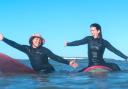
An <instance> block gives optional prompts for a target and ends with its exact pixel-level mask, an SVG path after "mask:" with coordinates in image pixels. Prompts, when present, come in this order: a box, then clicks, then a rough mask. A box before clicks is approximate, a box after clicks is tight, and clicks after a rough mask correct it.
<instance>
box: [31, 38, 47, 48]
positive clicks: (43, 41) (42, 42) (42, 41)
mask: <svg viewBox="0 0 128 89" xmlns="http://www.w3.org/2000/svg"><path fill="white" fill-rule="evenodd" d="M34 38H40V40H41V44H40V46H42V45H44V43H45V40H44V38H42V37H39V36H31V37H30V38H29V44H30V45H31V46H32V41H33V39H34Z"/></svg>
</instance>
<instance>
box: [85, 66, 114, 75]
mask: <svg viewBox="0 0 128 89" xmlns="http://www.w3.org/2000/svg"><path fill="white" fill-rule="evenodd" d="M111 71H112V69H111V68H109V67H106V66H101V65H97V66H91V67H88V68H86V69H85V70H84V71H83V72H91V73H98V72H111Z"/></svg>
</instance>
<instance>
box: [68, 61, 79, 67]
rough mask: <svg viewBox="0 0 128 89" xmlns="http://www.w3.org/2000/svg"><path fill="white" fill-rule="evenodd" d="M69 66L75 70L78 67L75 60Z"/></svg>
mask: <svg viewBox="0 0 128 89" xmlns="http://www.w3.org/2000/svg"><path fill="white" fill-rule="evenodd" d="M69 65H70V66H72V67H73V68H76V67H78V64H77V63H76V61H75V60H71V61H70V63H69Z"/></svg>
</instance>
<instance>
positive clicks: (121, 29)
mask: <svg viewBox="0 0 128 89" xmlns="http://www.w3.org/2000/svg"><path fill="white" fill-rule="evenodd" d="M127 8H128V1H127V0H0V33H3V35H4V36H5V37H6V38H9V39H11V40H14V41H16V42H17V43H20V44H28V39H29V37H30V36H31V35H32V34H33V33H40V34H42V36H43V37H44V38H45V40H46V44H45V45H44V46H45V47H47V48H49V49H50V50H51V51H53V52H54V53H55V54H58V55H60V56H69V57H71V56H82V57H83V56H85V57H86V56H87V45H82V46H78V47H64V42H65V41H74V40H78V39H82V38H83V37H85V36H88V35H91V34H90V31H89V25H90V24H91V23H94V22H97V23H99V24H100V25H101V26H102V32H103V37H104V39H106V40H108V41H109V42H110V43H111V44H112V45H113V46H115V47H116V48H117V49H119V50H121V51H122V52H123V53H124V54H126V55H128V50H127V49H128V45H127V44H128V40H127V34H128V29H127V24H128V10H127ZM0 52H1V53H5V54H7V55H9V56H11V57H13V58H16V59H24V58H25V59H26V58H27V56H26V55H25V54H24V53H22V52H20V51H18V50H16V49H14V48H12V47H10V46H8V45H6V44H5V43H3V42H0ZM104 57H107V58H115V59H122V58H120V57H118V56H116V55H115V54H113V53H112V52H110V51H108V50H106V51H105V55H104Z"/></svg>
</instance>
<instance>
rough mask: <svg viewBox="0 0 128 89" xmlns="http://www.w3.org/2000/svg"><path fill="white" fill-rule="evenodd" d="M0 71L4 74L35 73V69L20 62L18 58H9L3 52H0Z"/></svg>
mask: <svg viewBox="0 0 128 89" xmlns="http://www.w3.org/2000/svg"><path fill="white" fill-rule="evenodd" d="M0 73H2V74H3V73H6V74H28V73H29V74H30V73H35V71H34V70H33V69H32V68H30V67H28V66H26V65H25V64H22V63H20V62H19V61H18V60H16V59H14V58H11V57H9V56H7V55H5V54H3V53H0Z"/></svg>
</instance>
